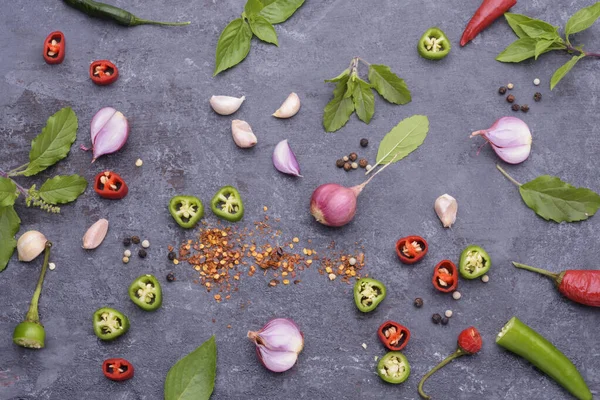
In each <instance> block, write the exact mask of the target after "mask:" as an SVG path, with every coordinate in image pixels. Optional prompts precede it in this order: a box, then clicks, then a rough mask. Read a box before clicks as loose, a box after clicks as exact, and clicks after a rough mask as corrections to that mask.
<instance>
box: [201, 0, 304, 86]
mask: <svg viewBox="0 0 600 400" xmlns="http://www.w3.org/2000/svg"><path fill="white" fill-rule="evenodd" d="M303 3H304V0H248V1H247V2H246V5H245V6H244V12H243V13H242V15H241V17H240V18H237V19H234V20H233V21H231V22H230V23H229V24H228V25H227V26H226V27H225V29H223V32H221V36H220V37H219V42H218V43H217V51H216V56H215V71H214V73H213V76H215V75H217V74H218V73H220V72H222V71H225V70H226V69H229V68H231V67H233V66H235V65H237V64H239V63H240V62H242V61H243V60H244V59H245V58H246V56H247V55H248V53H249V52H250V42H251V41H252V36H256V37H257V38H259V39H260V40H262V41H263V42H266V43H271V44H274V45H275V46H279V42H278V40H277V32H275V28H274V27H273V25H275V24H280V23H282V22H284V21H286V20H287V19H288V18H289V17H291V16H292V14H294V12H296V10H297V9H298V8H299V7H300V6H301V5H302V4H303Z"/></svg>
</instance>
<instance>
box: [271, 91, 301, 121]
mask: <svg viewBox="0 0 600 400" xmlns="http://www.w3.org/2000/svg"><path fill="white" fill-rule="evenodd" d="M298 110H300V97H298V95H297V94H296V93H294V92H292V93H291V94H290V95H289V96H288V97H287V99H285V101H284V102H283V104H282V105H281V107H279V109H278V110H277V111H275V113H274V114H273V116H274V117H277V118H290V117H293V116H294V115H296V114H297V113H298Z"/></svg>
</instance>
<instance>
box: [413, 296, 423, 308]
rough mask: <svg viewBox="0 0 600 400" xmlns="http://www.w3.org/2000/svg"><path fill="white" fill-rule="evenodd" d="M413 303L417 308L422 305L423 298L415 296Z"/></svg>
mask: <svg viewBox="0 0 600 400" xmlns="http://www.w3.org/2000/svg"><path fill="white" fill-rule="evenodd" d="M414 304H415V307H417V308H421V307H423V299H422V298H420V297H417V298H416V299H415V303H414Z"/></svg>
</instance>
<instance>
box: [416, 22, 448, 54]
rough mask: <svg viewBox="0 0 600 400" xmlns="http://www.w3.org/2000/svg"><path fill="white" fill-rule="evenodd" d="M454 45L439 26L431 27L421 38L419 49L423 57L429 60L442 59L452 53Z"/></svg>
mask: <svg viewBox="0 0 600 400" xmlns="http://www.w3.org/2000/svg"><path fill="white" fill-rule="evenodd" d="M451 47H452V45H451V44H450V40H448V37H447V36H446V34H445V33H444V32H442V30H441V29H439V28H435V27H434V28H429V29H427V31H426V32H425V33H424V34H423V36H421V39H419V44H418V45H417V50H418V51H419V54H420V55H421V57H423V58H426V59H428V60H441V59H442V58H444V57H446V56H447V55H448V53H450V49H451Z"/></svg>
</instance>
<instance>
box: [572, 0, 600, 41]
mask: <svg viewBox="0 0 600 400" xmlns="http://www.w3.org/2000/svg"><path fill="white" fill-rule="evenodd" d="M598 18H600V1H598V2H596V3H594V4H592V5H591V6H589V7H585V8H582V9H581V10H579V11H577V12H576V13H575V14H573V16H572V17H571V18H569V20H568V21H567V25H566V26H565V35H566V36H567V38H568V36H569V35H572V34H574V33H577V32H581V31H583V30H586V29H587V28H589V27H590V26H592V25H593V24H594V22H596V20H597V19H598Z"/></svg>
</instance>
